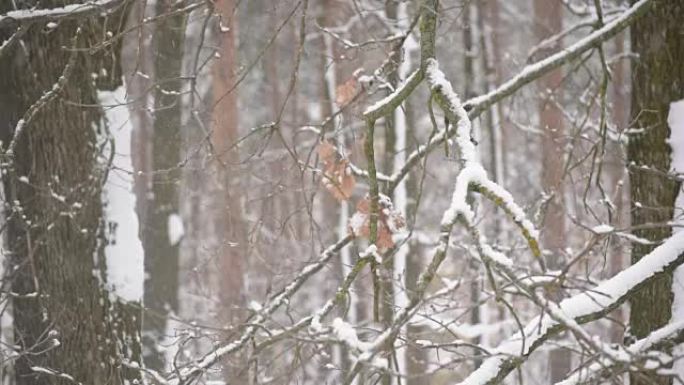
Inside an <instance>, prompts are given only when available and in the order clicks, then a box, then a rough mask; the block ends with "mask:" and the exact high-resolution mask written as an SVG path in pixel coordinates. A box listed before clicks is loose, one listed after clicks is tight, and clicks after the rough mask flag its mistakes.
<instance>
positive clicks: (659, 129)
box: [627, 0, 684, 385]
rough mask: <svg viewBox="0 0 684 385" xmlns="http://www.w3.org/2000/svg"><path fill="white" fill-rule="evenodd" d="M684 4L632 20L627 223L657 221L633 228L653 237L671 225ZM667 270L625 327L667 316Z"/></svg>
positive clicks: (636, 254)
mask: <svg viewBox="0 0 684 385" xmlns="http://www.w3.org/2000/svg"><path fill="white" fill-rule="evenodd" d="M682 20H684V4H683V3H682V2H679V1H670V0H656V1H654V2H653V5H652V7H651V10H650V13H649V14H648V15H646V16H645V17H642V18H640V19H639V20H637V21H636V23H634V25H633V26H632V31H631V36H632V49H633V50H634V52H636V53H637V54H638V55H639V59H638V60H636V61H635V62H634V64H633V67H632V108H631V111H632V112H631V116H632V121H633V122H635V123H636V127H635V128H638V129H643V130H644V132H643V133H642V134H638V135H633V136H630V140H629V145H628V148H627V156H628V161H629V164H634V167H630V170H629V172H630V192H631V213H632V215H631V220H632V226H639V225H643V224H645V223H657V224H662V225H663V226H661V227H657V228H648V229H639V230H635V231H634V232H633V233H634V235H636V236H638V237H641V238H645V239H648V240H651V241H654V242H655V243H658V242H659V241H661V240H663V239H665V238H667V237H669V236H670V234H671V228H670V227H669V226H667V225H666V224H667V222H669V221H670V220H671V219H672V214H673V208H674V203H675V198H676V197H677V193H678V190H679V186H678V183H675V182H674V181H673V180H671V179H670V178H667V177H665V173H667V172H669V170H670V152H671V149H670V145H669V144H668V138H669V136H670V129H669V127H668V125H667V115H668V112H669V108H670V103H671V102H673V101H677V100H680V99H682V98H684V64H683V63H684V39H682V36H684V24H682V22H681V21H682ZM633 245H634V246H633V247H632V263H635V262H637V261H639V260H640V259H641V257H643V256H644V255H645V254H647V253H648V252H650V251H651V250H652V249H653V248H654V246H653V245H642V244H638V243H634V244H633ZM671 286H672V276H671V275H666V276H663V277H662V278H660V279H658V280H657V281H655V282H653V283H652V284H649V285H647V286H645V287H644V288H643V289H641V290H639V292H638V293H636V295H634V296H633V297H632V298H631V299H630V304H631V313H630V319H629V322H630V330H631V334H632V335H633V336H634V337H635V338H643V337H645V336H646V335H648V334H649V333H650V332H651V331H652V330H654V329H657V328H659V327H661V326H663V325H665V324H666V323H667V322H668V321H669V320H670V315H671V305H672V288H671ZM630 381H631V384H632V385H636V384H669V383H671V380H670V379H669V378H667V377H659V376H656V375H655V374H645V373H634V374H632V375H631V376H630Z"/></svg>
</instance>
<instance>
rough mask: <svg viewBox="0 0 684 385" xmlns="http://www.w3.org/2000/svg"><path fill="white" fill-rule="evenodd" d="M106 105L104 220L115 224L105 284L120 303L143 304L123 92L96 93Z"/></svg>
mask: <svg viewBox="0 0 684 385" xmlns="http://www.w3.org/2000/svg"><path fill="white" fill-rule="evenodd" d="M98 99H99V101H100V104H101V105H103V106H105V119H106V120H107V125H108V127H109V132H110V135H111V136H112V138H113V142H114V151H115V154H114V159H113V161H112V165H111V169H110V170H109V175H108V178H107V181H106V183H105V187H104V190H103V197H102V198H103V201H104V202H105V220H106V222H107V223H113V224H115V225H114V226H113V227H112V228H113V229H114V231H113V233H112V234H111V238H110V239H108V242H107V246H106V247H105V257H106V262H107V282H106V285H107V287H108V288H109V290H110V292H111V293H112V294H114V295H116V296H118V297H119V298H121V299H122V300H125V301H131V302H140V301H142V296H143V284H144V265H143V263H144V261H143V256H144V253H143V248H142V243H141V241H140V238H138V217H137V215H136V213H135V194H134V193H133V175H132V174H131V170H133V165H132V162H131V131H132V130H133V126H132V125H131V123H130V116H129V112H128V108H126V105H125V104H124V103H125V100H126V91H125V88H124V87H119V88H117V89H116V90H114V91H111V92H110V91H105V92H99V93H98Z"/></svg>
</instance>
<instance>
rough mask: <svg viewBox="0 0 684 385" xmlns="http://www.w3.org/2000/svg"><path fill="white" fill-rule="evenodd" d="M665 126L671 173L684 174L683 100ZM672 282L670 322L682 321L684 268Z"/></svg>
mask: <svg viewBox="0 0 684 385" xmlns="http://www.w3.org/2000/svg"><path fill="white" fill-rule="evenodd" d="M667 124H668V125H669V126H670V147H671V149H672V154H671V156H672V163H671V171H672V172H676V173H684V99H682V100H679V101H676V102H673V103H670V111H669V113H668V115H667ZM683 208H684V194H682V191H681V190H680V191H679V194H677V199H676V200H675V209H674V218H672V222H673V223H674V224H679V225H681V224H683V223H684V212H683V211H682V210H683ZM680 230H681V227H678V226H675V227H673V228H672V232H673V233H676V232H679V231H680ZM673 278H674V279H673V281H672V292H673V293H674V301H673V303H672V319H671V320H670V322H678V321H684V268H682V267H678V268H677V270H675V272H674V277H673ZM681 353H684V346H682V345H679V346H677V347H676V348H675V354H677V355H679V354H681ZM673 369H674V371H675V373H678V374H679V375H680V376H682V375H684V362H682V360H676V361H675V362H674V365H673Z"/></svg>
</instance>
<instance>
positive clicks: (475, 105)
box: [390, 0, 652, 189]
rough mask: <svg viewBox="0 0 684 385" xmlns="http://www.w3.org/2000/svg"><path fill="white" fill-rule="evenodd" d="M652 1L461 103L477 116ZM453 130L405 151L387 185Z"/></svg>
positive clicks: (609, 32)
mask: <svg viewBox="0 0 684 385" xmlns="http://www.w3.org/2000/svg"><path fill="white" fill-rule="evenodd" d="M651 3H652V0H640V1H639V2H637V3H636V4H634V5H633V6H632V7H631V8H629V10H627V11H625V12H624V13H622V14H621V15H620V16H617V17H616V18H614V19H613V20H611V21H609V22H607V23H606V24H605V25H604V26H603V27H601V28H599V29H597V30H595V31H594V32H592V33H591V34H590V35H589V36H587V37H585V38H583V39H581V40H579V41H578V42H576V43H574V44H572V45H570V46H569V47H567V48H566V49H564V50H562V51H560V52H558V53H556V54H554V55H551V56H549V57H548V58H546V59H543V60H540V61H538V62H536V63H533V64H530V65H528V66H526V67H525V68H523V69H522V70H521V71H520V72H519V73H518V74H517V75H516V76H514V77H513V78H511V79H510V80H508V81H507V82H505V83H504V84H502V85H501V86H499V87H497V88H496V89H494V90H492V91H491V92H489V93H487V94H485V95H482V96H478V97H475V98H472V99H470V100H467V101H466V102H464V103H463V106H464V108H465V109H466V110H467V111H468V116H469V117H470V118H471V119H474V118H476V117H478V116H480V114H481V113H482V112H484V111H485V110H486V109H487V108H489V107H491V106H492V105H494V104H496V103H498V102H499V101H501V100H503V99H505V98H506V97H508V96H510V95H512V94H513V93H515V92H516V91H518V90H519V89H520V88H522V87H524V86H525V85H527V84H529V83H531V82H533V81H534V80H536V79H538V78H539V77H541V76H542V75H544V74H546V73H548V72H550V71H551V70H553V69H554V68H558V67H560V66H562V65H564V64H566V63H569V62H571V61H573V60H575V59H577V58H579V57H580V56H581V55H582V54H584V53H585V52H587V51H589V50H591V49H593V48H596V47H597V46H598V45H600V44H601V43H603V42H604V41H606V40H608V39H610V38H612V37H614V36H615V35H617V34H618V33H620V32H621V31H622V30H624V29H625V28H627V27H628V26H629V25H630V24H631V23H633V22H634V21H635V20H637V19H638V18H639V17H641V16H643V15H644V14H645V13H646V12H647V11H648V9H649V7H650V5H651ZM454 134H456V131H455V130H454V129H453V126H451V127H450V128H448V129H447V130H440V131H439V132H438V133H437V134H436V135H435V136H434V137H433V138H431V139H430V140H429V142H428V143H426V144H423V145H421V146H420V147H419V148H418V149H417V150H415V151H413V152H412V153H411V154H410V155H408V156H407V157H406V164H405V165H404V166H403V167H402V168H401V170H399V171H397V172H395V173H394V174H392V175H391V176H390V179H391V180H390V189H392V188H394V187H395V186H396V185H398V184H399V182H400V181H401V180H402V179H403V178H404V177H405V176H406V175H407V174H408V172H409V171H410V170H411V169H412V168H413V167H415V166H416V165H417V164H418V163H419V162H420V160H421V159H422V158H423V157H425V156H426V155H427V154H428V153H430V151H432V150H433V149H435V148H436V147H437V146H439V145H440V144H442V143H443V142H444V141H445V140H446V139H448V138H450V137H451V136H453V135H454Z"/></svg>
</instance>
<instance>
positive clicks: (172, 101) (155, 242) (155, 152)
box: [141, 0, 186, 370]
mask: <svg viewBox="0 0 684 385" xmlns="http://www.w3.org/2000/svg"><path fill="white" fill-rule="evenodd" d="M174 4H175V5H174ZM179 6H180V5H179V4H176V2H175V1H170V0H159V1H157V3H156V8H157V12H156V13H157V15H164V14H167V13H169V12H172V11H173V10H174V9H175V8H178V7H179ZM185 19H186V15H185V13H180V14H177V15H174V16H170V17H164V18H162V19H160V21H159V22H158V23H157V24H156V31H155V38H154V40H153V47H154V54H155V56H154V67H155V68H154V72H155V80H156V85H155V93H154V106H155V111H154V130H153V134H152V138H150V139H151V146H150V147H151V148H150V150H151V153H152V171H153V173H152V176H151V178H152V185H151V186H149V187H150V189H151V190H148V191H147V194H145V195H146V198H147V202H146V205H145V206H146V207H145V208H146V214H145V216H144V218H141V219H144V222H142V221H141V223H143V227H142V239H143V248H144V250H145V273H146V277H148V278H147V279H146V280H145V301H144V302H145V310H146V312H145V319H144V322H143V332H144V334H143V337H144V338H143V343H144V347H145V354H144V356H145V357H144V358H145V365H146V366H148V367H150V368H152V369H156V370H160V369H162V368H163V367H164V360H163V355H162V353H161V352H160V351H159V346H158V345H159V342H160V340H161V339H162V338H164V335H165V333H166V323H167V319H166V318H167V316H168V313H169V311H170V310H171V311H173V312H178V275H179V273H178V266H179V265H178V252H179V246H178V245H179V240H177V239H170V238H169V235H170V229H169V227H170V226H171V225H172V223H171V222H172V218H175V219H176V220H180V208H179V206H180V202H179V198H178V187H179V183H180V176H181V169H180V168H179V167H178V164H179V163H180V160H181V159H180V147H181V100H180V91H181V88H182V81H181V80H180V79H179V78H180V76H181V66H182V62H183V41H184V39H185Z"/></svg>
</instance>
